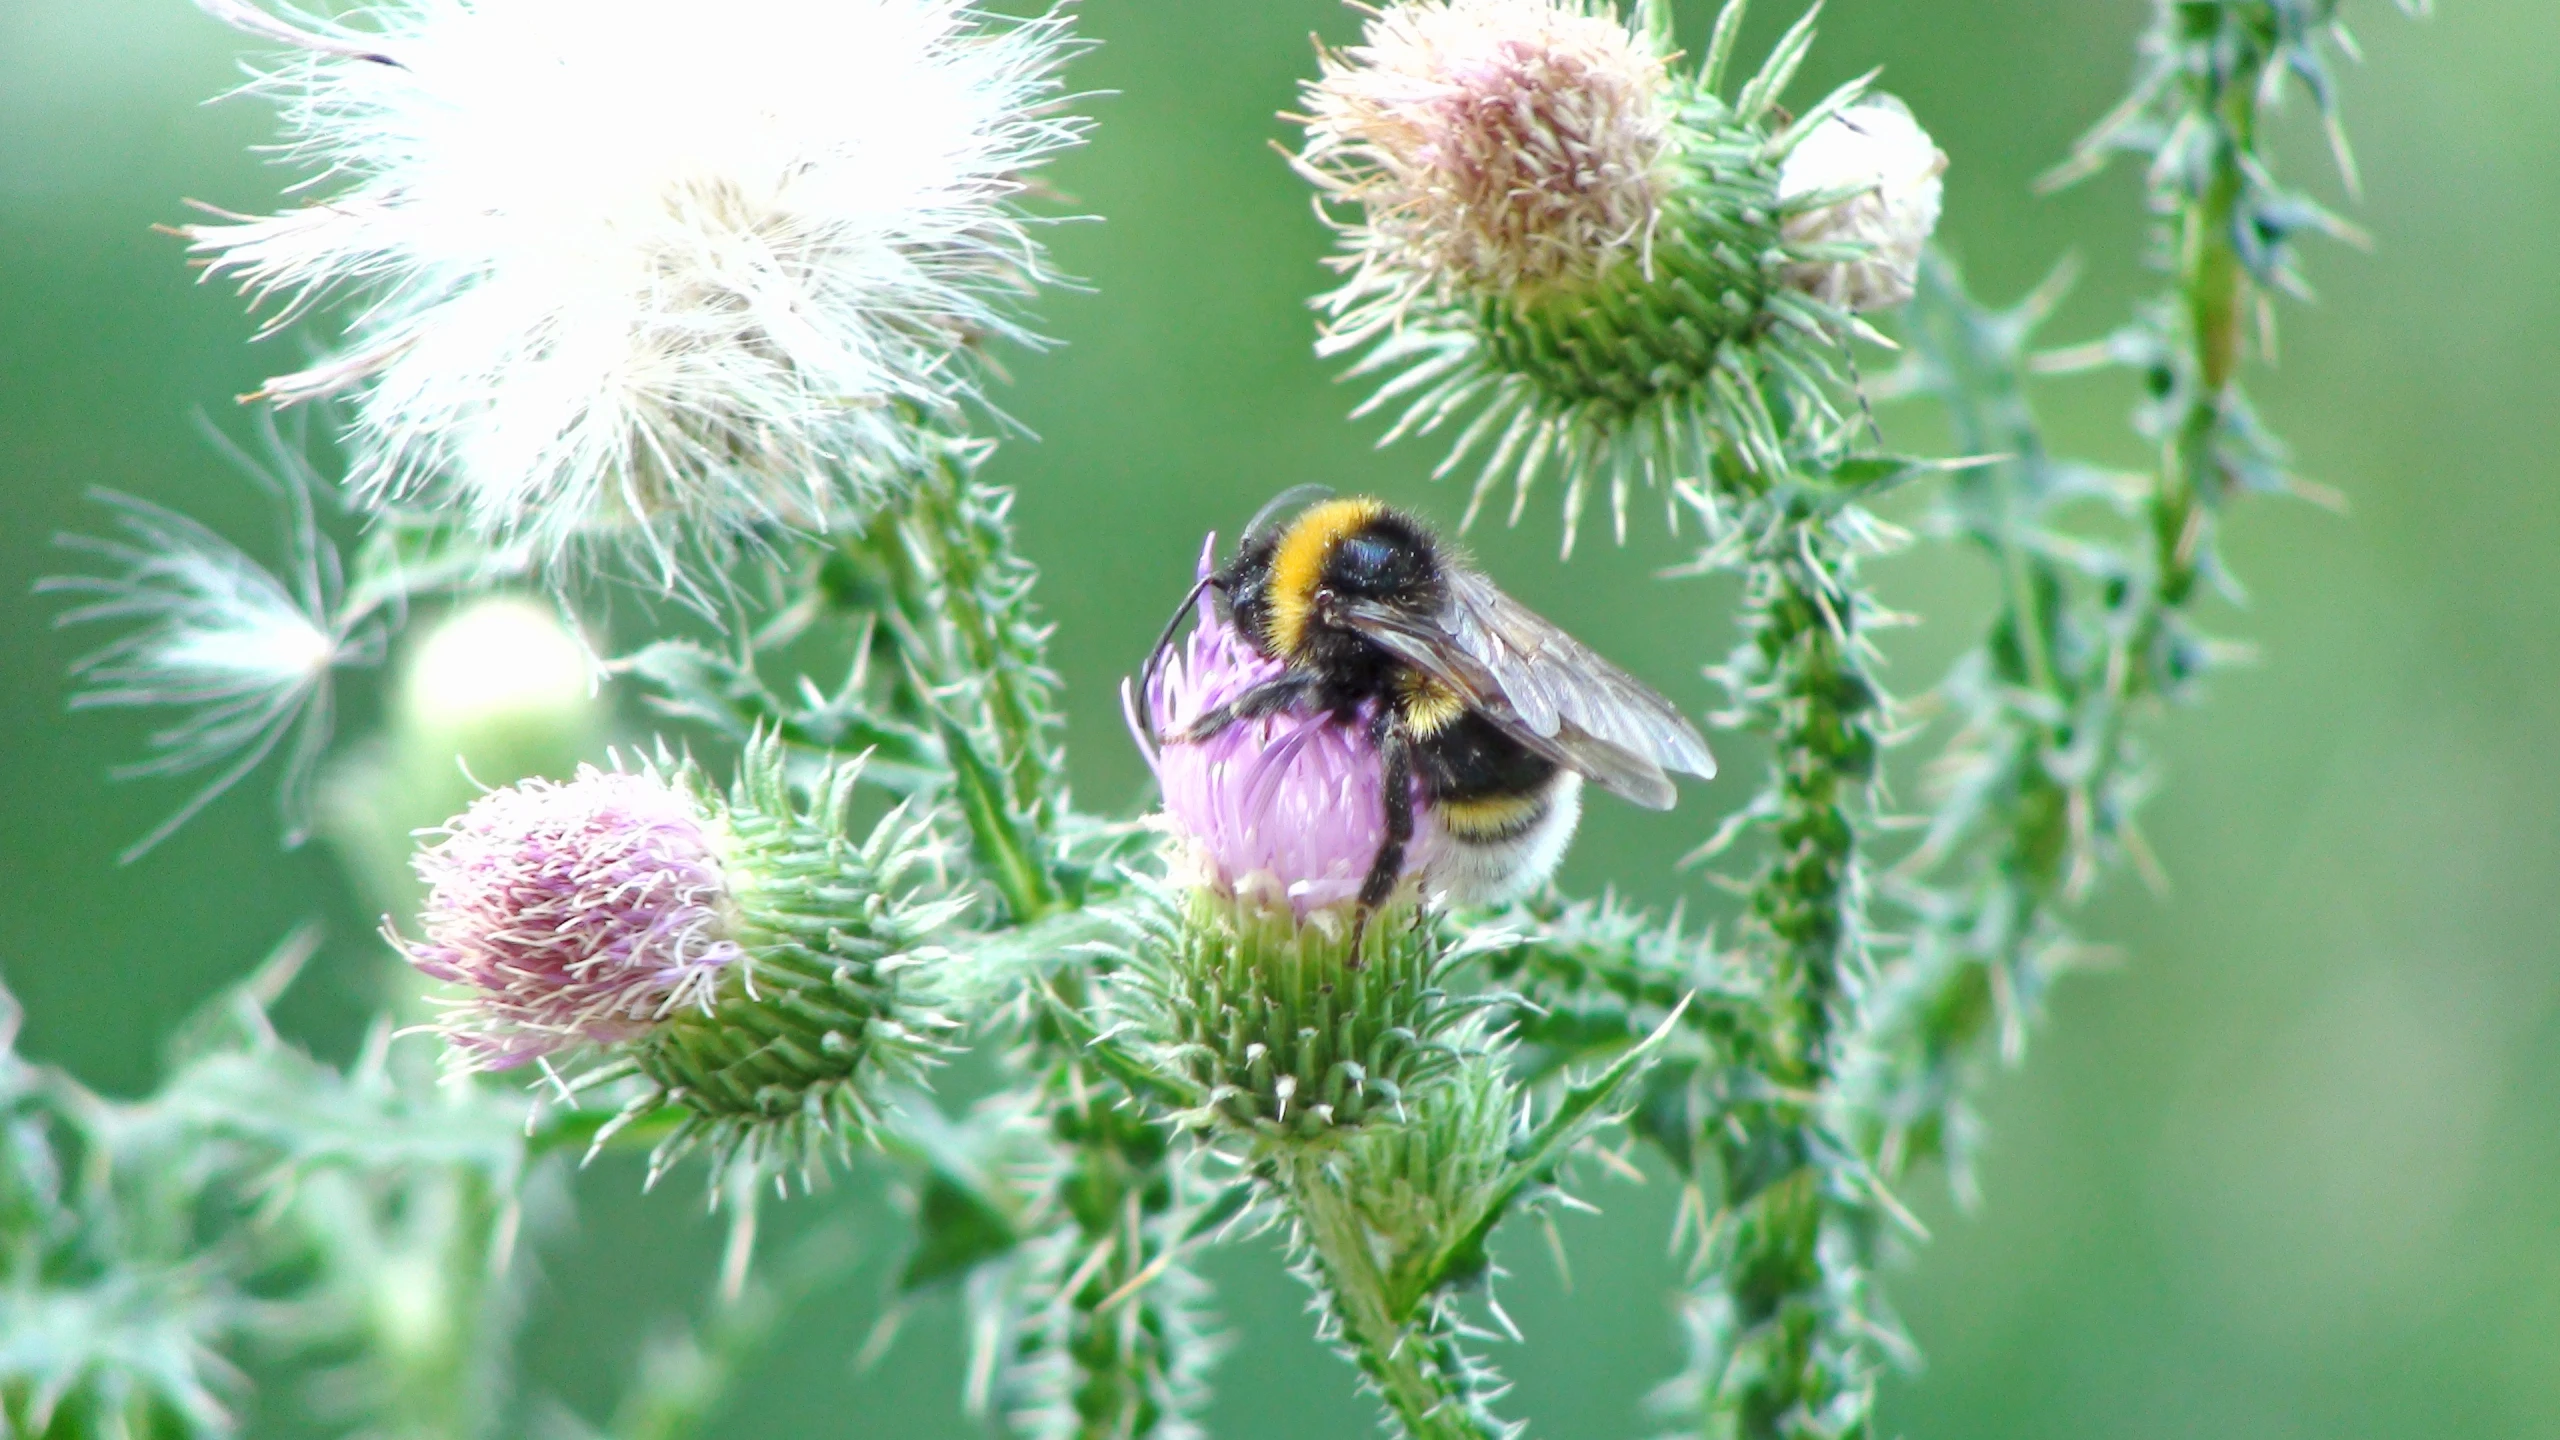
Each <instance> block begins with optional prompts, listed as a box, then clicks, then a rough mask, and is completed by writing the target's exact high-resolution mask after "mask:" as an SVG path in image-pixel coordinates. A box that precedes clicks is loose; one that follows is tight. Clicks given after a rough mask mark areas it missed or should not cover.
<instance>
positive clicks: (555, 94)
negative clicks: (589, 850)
mask: <svg viewBox="0 0 2560 1440" xmlns="http://www.w3.org/2000/svg"><path fill="white" fill-rule="evenodd" d="M200 3H202V4H204V5H205V7H206V8H207V9H209V10H211V11H213V12H214V13H215V14H217V15H219V16H221V17H222V18H225V19H227V20H230V21H231V22H232V23H234V24H236V25H238V26H240V27H241V28H242V29H244V30H248V31H250V32H251V33H254V34H257V35H259V36H261V37H262V38H265V39H269V40H280V41H283V42H285V43H286V44H287V45H288V46H289V47H290V51H289V53H288V55H287V57H286V58H285V59H283V60H282V61H281V62H280V63H278V64H277V65H275V66H274V67H273V68H272V69H270V70H268V71H267V72H266V73H264V74H263V75H261V76H260V77H258V78H257V79H256V80H254V81H253V82H252V83H251V84H250V86H249V87H248V88H249V90H250V91H252V92H255V93H261V94H265V95H269V96H272V97H274V98H275V99H277V100H278V102H279V103H280V104H281V106H282V109H283V117H284V127H285V132H286V143H285V144H284V146H283V147H282V150H283V153H284V154H285V155H286V156H287V158H288V159H289V160H290V161H292V162H294V163H297V164H299V165H301V166H303V167H305V168H307V169H309V170H310V171H311V172H312V173H313V175H314V176H315V179H314V180H313V181H312V182H311V185H312V186H313V187H319V188H320V193H319V194H318V195H317V196H316V197H315V198H314V199H313V200H312V201H311V202H310V203H306V204H303V205H300V206H298V207H296V208H292V209H288V210H284V211H282V212H280V213H277V214H274V215H268V216H257V217H252V216H224V217H222V219H221V220H220V221H218V222H216V223H208V224H201V225H196V226H193V227H190V228H189V229H188V230H187V232H186V234H187V235H188V237H189V238H190V240H191V241H192V242H193V248H194V250H195V251H196V252H197V253H198V254H199V255H201V256H202V257H204V261H205V269H206V273H207V274H208V275H222V276H228V277H233V278H236V279H237V280H238V281H239V282H240V283H241V285H242V286H243V288H244V289H245V290H246V291H247V292H248V293H249V294H251V295H252V296H253V297H255V298H257V299H271V298H272V299H278V300H280V305H279V308H278V309H277V310H276V311H275V313H274V314H273V315H272V316H271V317H270V319H269V322H268V329H269V330H271V331H272V330H275V329H278V328H281V327H283V326H284V325H286V324H288V323H290V322H292V321H294V320H296V319H299V318H301V317H303V316H305V315H307V314H310V313H312V312H313V311H315V310H317V309H319V308H320V307H322V306H323V304H324V303H325V302H328V301H331V300H333V299H337V298H341V297H344V298H348V299H351V300H353V301H355V302H356V303H355V305H354V306H353V308H352V319H350V320H349V321H348V322H347V326H346V330H345V333H344V335H343V337H342V341H341V344H340V345H339V347H338V348H337V349H336V350H335V351H334V353H331V354H328V355H327V356H325V357H324V358H323V359H321V360H320V361H319V362H318V363H316V364H314V365H313V366H311V367H310V368H308V369H305V370H301V371H298V372H296V373H293V374H290V375H284V376H280V377H277V378H275V379H273V380H271V381H269V382H268V384H267V386H266V387H265V390H264V392H263V393H264V394H265V395H266V396H267V397H269V398H272V399H274V400H277V401H279V402H290V401H295V400H300V399H304V398H308V397H311V396H317V395H324V394H331V393H337V392H341V391H344V392H349V393H350V394H351V396H352V420H351V439H352V441H353V448H354V450H355V454H356V462H357V463H356V466H355V469H354V472H353V474H352V475H351V477H350V479H351V482H352V483H353V484H354V485H355V486H356V487H357V488H358V489H359V490H360V491H361V492H362V493H363V494H365V495H366V496H367V497H369V498H370V499H371V500H374V501H377V502H388V501H393V500H398V499H402V498H407V497H425V498H429V499H432V500H435V501H437V502H438V503H450V504H453V505H456V506H457V507H458V508H459V509H460V510H462V511H463V512H464V513H466V514H467V515H468V516H469V518H470V520H471V521H472V523H473V524H474V525H475V526H476V527H477V528H478V529H479V530H480V531H481V532H482V533H483V534H485V535H488V536H492V537H498V538H504V539H509V540H513V539H519V538H521V539H530V540H532V541H533V542H535V543H536V545H537V546H538V548H539V549H540V550H542V551H543V552H545V553H546V554H548V555H549V556H550V557H552V558H553V559H555V560H556V559H558V558H560V557H561V556H562V555H563V554H564V552H567V551H569V550H571V549H573V548H577V547H583V546H585V545H588V544H591V543H594V542H595V541H596V540H597V538H598V537H599V536H600V535H601V536H613V537H619V538H620V539H621V540H622V541H623V542H624V543H636V544H637V545H639V546H640V547H641V548H643V549H644V550H645V551H646V552H647V553H648V554H649V555H650V557H651V558H652V559H653V560H654V561H655V562H656V563H657V564H658V565H659V566H660V567H661V568H662V570H664V571H665V572H666V575H667V579H668V580H669V582H670V583H672V582H673V580H674V578H675V576H674V564H675V556H676V553H677V552H676V548H675V547H676V546H677V544H678V543H679V541H680V540H684V539H689V538H702V537H711V536H721V535H727V534H730V533H734V532H735V531H736V530H737V529H738V528H739V527H743V526H756V525H783V526H793V527H803V528H814V527H820V526H826V525H831V524H837V523H843V522H846V521H849V520H858V519H859V518H861V516H862V515H863V514H864V513H866V512H867V511H868V510H869V509H871V508H873V507H875V506H877V505H879V504H881V503H883V502H884V501H886V500H887V499H889V498H891V497H893V496H895V495H896V494H898V493H901V486H902V484H903V483H904V482H903V479H902V477H903V476H904V475H905V474H906V473H908V472H910V471H912V469H913V468H914V467H915V465H917V464H918V463H919V460H920V458H921V456H922V453H923V447H924V446H925V444H926V443H927V439H926V436H925V433H924V432H925V431H926V429H927V428H928V427H931V426H934V425H937V424H942V423H945V422H948V421H950V420H951V419H952V417H953V416H954V414H955V412H956V411H957V409H958V408H959V407H960V406H961V405H962V404H963V402H964V401H966V400H967V399H969V398H970V397H971V396H972V394H973V393H974V380H973V378H972V366H971V363H970V352H971V351H973V350H974V349H975V348H976V347H977V346H978V345H980V344H982V343H983V342H984V341H986V340H987V339H989V338H990V337H1006V338H1014V339H1027V338H1029V337H1027V336H1026V335H1025V334H1024V332H1023V331H1022V329H1021V328H1020V325H1019V324H1018V322H1017V321H1016V320H1015V319H1014V318H1013V311H1012V305H1011V301H1012V299H1013V298H1014V297H1015V296H1017V295H1018V294H1019V293H1021V292H1022V291H1024V290H1025V289H1027V288H1028V287H1029V286H1030V285H1031V284H1033V283H1034V282H1036V281H1038V280H1040V279H1042V278H1045V269H1044V265H1043V262H1042V259H1041V256H1040V252H1039V249H1038V247H1037V245H1036V244H1035V243H1034V242H1033V241H1032V239H1031V238H1030V236H1029V235H1028V233H1027V232H1026V230H1025V228H1024V221H1023V219H1022V217H1021V216H1020V215H1019V214H1018V213H1017V211H1016V210H1015V208H1014V206H1013V201H1014V199H1015V197H1017V196H1018V195H1019V194H1020V192H1021V191H1022V189H1023V187H1024V181H1023V174H1024V172H1025V171H1026V170H1027V169H1028V168H1030V167H1032V166H1035V165H1037V164H1038V163H1040V162H1041V161H1042V160H1043V159H1044V158H1045V157H1047V156H1048V155H1050V154H1051V153H1053V152H1054V151H1056V150H1057V149H1059V148H1061V147H1063V146H1066V145H1068V144H1071V143H1073V141H1074V140H1075V139H1076V137H1077V136H1078V134H1079V133H1080V122H1078V121H1077V120H1075V119H1074V118H1072V117H1068V116H1062V115H1057V114H1053V113H1050V112H1049V111H1048V110H1047V109H1046V108H1045V107H1046V106H1047V105H1048V104H1049V102H1050V101H1051V100H1052V99H1053V98H1054V96H1055V92H1056V89H1057V79H1056V71H1057V67H1058V65H1059V63H1060V60H1061V57H1062V56H1063V55H1064V54H1065V53H1066V50H1067V48H1068V46H1067V41H1066V38H1065V34H1064V30H1063V27H1062V25H1061V23H1060V22H1058V21H1056V20H1055V19H1041V20H1031V21H1024V22H1020V23H1015V24H1010V25H1003V26H999V25H995V24H992V23H989V22H986V21H984V20H982V19H981V17H979V16H978V15H977V14H976V13H975V12H974V11H972V10H971V9H970V8H968V6H967V5H966V4H965V3H963V0H733V3H726V4H722V5H719V6H717V7H713V8H711V9H708V10H706V9H705V8H704V7H702V6H700V5H698V4H693V3H689V0H392V3H389V4H385V5H380V6H375V7H370V8H369V9H367V10H366V11H365V12H363V13H364V15H365V17H366V23H365V24H364V25H363V26H361V27H359V26H355V25H350V24H341V23H338V22H335V21H322V20H315V19H307V18H304V17H300V16H299V15H295V16H293V18H291V19H289V20H288V19H286V18H280V17H281V16H282V15H283V14H284V13H286V12H279V13H278V14H270V13H268V12H266V11H264V10H260V9H258V8H256V7H255V6H254V5H253V4H252V3H251V0H200Z"/></svg>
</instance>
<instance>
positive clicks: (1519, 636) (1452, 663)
mask: <svg viewBox="0 0 2560 1440" xmlns="http://www.w3.org/2000/svg"><path fill="white" fill-rule="evenodd" d="M1446 574H1447V580H1448V591H1449V598H1448V601H1447V603H1446V604H1445V605H1444V606H1443V607H1442V609H1441V613H1440V614H1439V615H1438V616H1437V617H1435V618H1434V619H1432V620H1429V621H1416V620H1415V619H1413V618H1412V617H1409V616H1404V615H1399V614H1397V613H1395V612H1394V611H1392V610H1390V609H1388V608H1387V607H1384V606H1377V605H1368V604H1355V605H1353V606H1350V607H1346V608H1347V611H1348V613H1347V614H1346V616H1345V618H1347V619H1349V620H1350V621H1351V622H1352V623H1353V624H1354V625H1355V626H1357V627H1358V628H1359V630H1360V632H1361V633H1362V634H1363V635H1364V636H1366V637H1368V638H1369V639H1370V640H1371V641H1372V642H1373V643H1375V644H1377V645H1378V646H1380V647H1381V648H1382V649H1385V650H1386V651H1388V653H1390V654H1392V655H1394V656H1396V658H1398V659H1400V660H1403V661H1405V662H1406V663H1407V664H1410V665H1412V666H1413V667H1414V668H1416V669H1418V670H1420V671H1422V672H1423V673H1424V674H1426V675H1429V676H1431V677H1432V678H1433V679H1435V680H1437V681H1439V682H1440V683H1442V684H1444V685H1446V686H1448V687H1449V688H1451V689H1453V690H1455V691H1457V692H1458V693H1459V694H1461V695H1465V696H1467V697H1468V698H1469V699H1470V700H1471V701H1473V702H1475V703H1476V704H1477V706H1478V707H1479V708H1480V709H1482V710H1483V712H1484V713H1485V714H1486V715H1487V716H1488V717H1489V718H1491V719H1492V720H1493V721H1494V723H1496V724H1497V725H1500V726H1501V727H1502V729H1503V730H1504V732H1505V733H1507V734H1509V735H1510V736H1511V737H1512V738H1514V739H1516V740H1518V741H1520V742H1521V743H1522V744H1524V745H1527V746H1528V747H1529V748H1530V749H1532V750H1534V751H1536V752H1538V753H1539V754H1542V755H1545V756H1546V757H1547V758H1549V759H1551V760H1554V761H1555V762H1556V763H1558V764H1560V765H1565V766H1568V767H1570V768H1572V769H1574V770H1576V771H1579V772H1580V773H1581V774H1583V775H1585V776H1587V777H1588V778H1590V779H1591V780H1592V781H1594V782H1596V783H1597V784H1599V785H1600V786H1601V787H1602V788H1604V789H1606V790H1609V791H1611V792H1612V793H1615V794H1617V795H1621V796H1624V797H1625V798H1626V799H1628V800H1631V801H1634V802H1635V803H1636V804H1639V805H1643V806H1645V807H1647V808H1649V809H1655V810H1667V809H1669V808H1670V807H1671V803H1672V801H1673V800H1674V798H1676V792H1675V791H1674V789H1673V788H1672V784H1671V780H1670V778H1669V777H1668V776H1667V775H1665V774H1664V773H1663V772H1664V771H1666V770H1680V771H1685V772H1687V773H1689V774H1692V775H1713V774H1714V773H1715V770H1716V762H1715V757H1714V756H1713V755H1710V754H1708V753H1707V742H1706V741H1705V740H1704V739H1702V738H1700V736H1699V734H1698V732H1697V730H1696V729H1695V728H1694V727H1692V726H1691V725H1690V724H1689V722H1688V721H1687V720H1686V719H1684V718H1682V716H1681V714H1680V712H1679V711H1678V710H1677V709H1675V708H1673V706H1672V704H1671V702H1670V701H1668V700H1665V699H1663V698H1662V697H1661V696H1660V695H1658V694H1655V693H1654V692H1653V690H1652V689H1651V688H1649V687H1648V686H1646V685H1645V684H1644V682H1642V681H1640V680H1638V679H1636V678H1635V677H1634V676H1632V675H1629V674H1628V673H1627V672H1625V671H1624V670H1621V669H1619V668H1618V667H1617V666H1615V665H1612V664H1610V663H1609V662H1608V661H1606V660H1603V659H1601V658H1600V657H1599V656H1598V655H1596V654H1594V653H1592V651H1591V650H1590V648H1589V647H1587V646H1585V645H1583V644H1582V643H1581V642H1580V641H1577V640H1575V639H1574V638H1573V637H1572V636H1570V635H1567V634H1566V633H1564V632H1563V631H1562V630H1559V629H1557V628H1556V627H1555V626H1554V625H1552V624H1550V623H1549V622H1548V621H1547V620H1545V619H1544V618H1543V617H1541V616H1539V615H1538V614H1537V613H1536V612H1535V611H1533V610H1530V609H1529V608H1528V607H1527V606H1525V605H1522V604H1521V603H1520V602H1518V601H1516V600H1514V599H1512V598H1511V597H1510V596H1508V595H1505V594H1503V593H1502V592H1501V591H1500V590H1499V589H1497V588H1495V586H1494V584H1493V582H1492V581H1490V580H1487V579H1486V578H1484V577H1483V576H1481V575H1478V574H1476V573H1474V572H1472V571H1468V570H1462V569H1459V568H1457V567H1455V566H1452V567H1450V568H1449V569H1448V571H1447V572H1446Z"/></svg>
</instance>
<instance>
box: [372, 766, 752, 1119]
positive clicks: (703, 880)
mask: <svg viewBox="0 0 2560 1440" xmlns="http://www.w3.org/2000/svg"><path fill="white" fill-rule="evenodd" d="M417 869H418V875H419V878H421V879H423V880H424V881H426V883H427V886H428V890H429V894H428V898H427V906H426V911H425V914H424V917H423V922H422V923H423V925H424V927H425V930H426V938H424V939H422V940H415V941H412V940H408V939H406V938H404V937H400V936H396V935H395V936H394V937H392V938H393V943H394V944H396V945H398V946H399V948H400V950H401V952H402V953H403V954H405V955H406V956H407V957H408V959H409V963H411V964H412V965H415V966H417V967H418V969H419V970H420V971H422V972H424V973H426V974H428V975H431V976H433V977H435V978H436V979H439V980H445V981H450V982H452V983H454V984H457V985H461V986H464V987H466V988H467V989H468V990H469V992H470V993H469V994H468V995H467V996H465V997H463V998H462V999H460V1000H458V1001H457V1002H456V1003H455V1005H454V1007H453V1009H452V1011H451V1013H450V1014H449V1015H448V1016H447V1018H446V1020H445V1023H444V1027H443V1028H444V1030H445V1033H446V1035H447V1037H448V1039H450V1041H451V1042H452V1044H453V1046H454V1048H455V1053H456V1054H458V1055H460V1056H461V1057H463V1059H464V1062H465V1063H466V1064H468V1065H469V1066H470V1067H471V1068H473V1069H478V1070H503V1069H507V1068H509V1067H511V1066H516V1065H521V1064H524V1063H525V1062H527V1061H530V1060H536V1059H540V1058H542V1057H544V1056H547V1055H550V1054H553V1053H555V1052H557V1051H560V1050H564V1049H568V1048H571V1047H573V1046H577V1045H580V1044H599V1045H610V1044H615V1043H618V1042H621V1041H626V1040H631V1039H634V1038H637V1037H638V1036H641V1035H643V1034H646V1033H647V1032H648V1031H649V1030H650V1029H651V1028H652V1027H653V1026H655V1025H656V1024H658V1023H659V1022H661V1021H663V1020H665V1019H666V1018H667V1017H668V1016H669V1015H671V1014H673V1013H675V1012H676V1011H678V1010H681V1009H685V1008H688V1007H700V1008H704V1009H708V1008H709V1006H710V1003H711V999H712V992H713V988H714V986H715V985H716V984H717V982H718V980H719V978H720V976H721V974H722V973H723V972H724V971H726V970H727V969H728V967H729V966H731V965H733V964H735V963H737V962H738V961H739V959H740V958H741V956H742V953H743V952H742V951H741V949H740V947H739V946H738V944H737V942H736V941H735V940H733V939H731V938H730V929H731V922H730V912H731V909H732V906H731V899H730V886H729V882H728V877H727V876H726V874H725V873H724V872H723V870H722V867H721V863H720V858H719V855H718V854H717V853H716V850H715V848H714V840H713V834H712V831H711V828H710V825H709V824H708V823H707V818H706V815H705V812H704V810H703V809H702V807H701V806H699V805H698V804H697V803H696V802H695V801H694V800H693V799H692V797H690V796H688V795H687V794H685V793H684V792H683V791H682V790H681V789H678V788H677V787H675V786H671V785H669V784H668V783H667V782H666V781H665V780H663V779H661V778H659V777H658V776H656V775H654V774H625V773H621V772H615V771H604V770H598V769H596V768H594V767H593V766H586V767H582V768H581V769H580V770H579V772H578V776H577V778H576V779H575V780H572V781H570V782H569V783H567V784H556V783H553V782H551V781H547V780H528V781H525V782H523V783H522V784H519V785H512V786H509V787H507V788H506V789H503V790H494V791H491V792H490V793H488V794H486V795H483V796H481V797H480V798H479V799H478V800H476V801H474V802H472V805H471V808H470V809H469V810H467V811H465V812H463V813H462V814H461V815H460V816H458V817H456V818H455V819H454V820H453V822H452V823H451V824H449V825H448V826H446V828H445V830H444V838H443V839H442V840H441V841H439V842H438V843H436V844H434V845H431V846H429V847H427V848H426V849H424V850H422V851H420V852H419V854H418V857H417Z"/></svg>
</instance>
